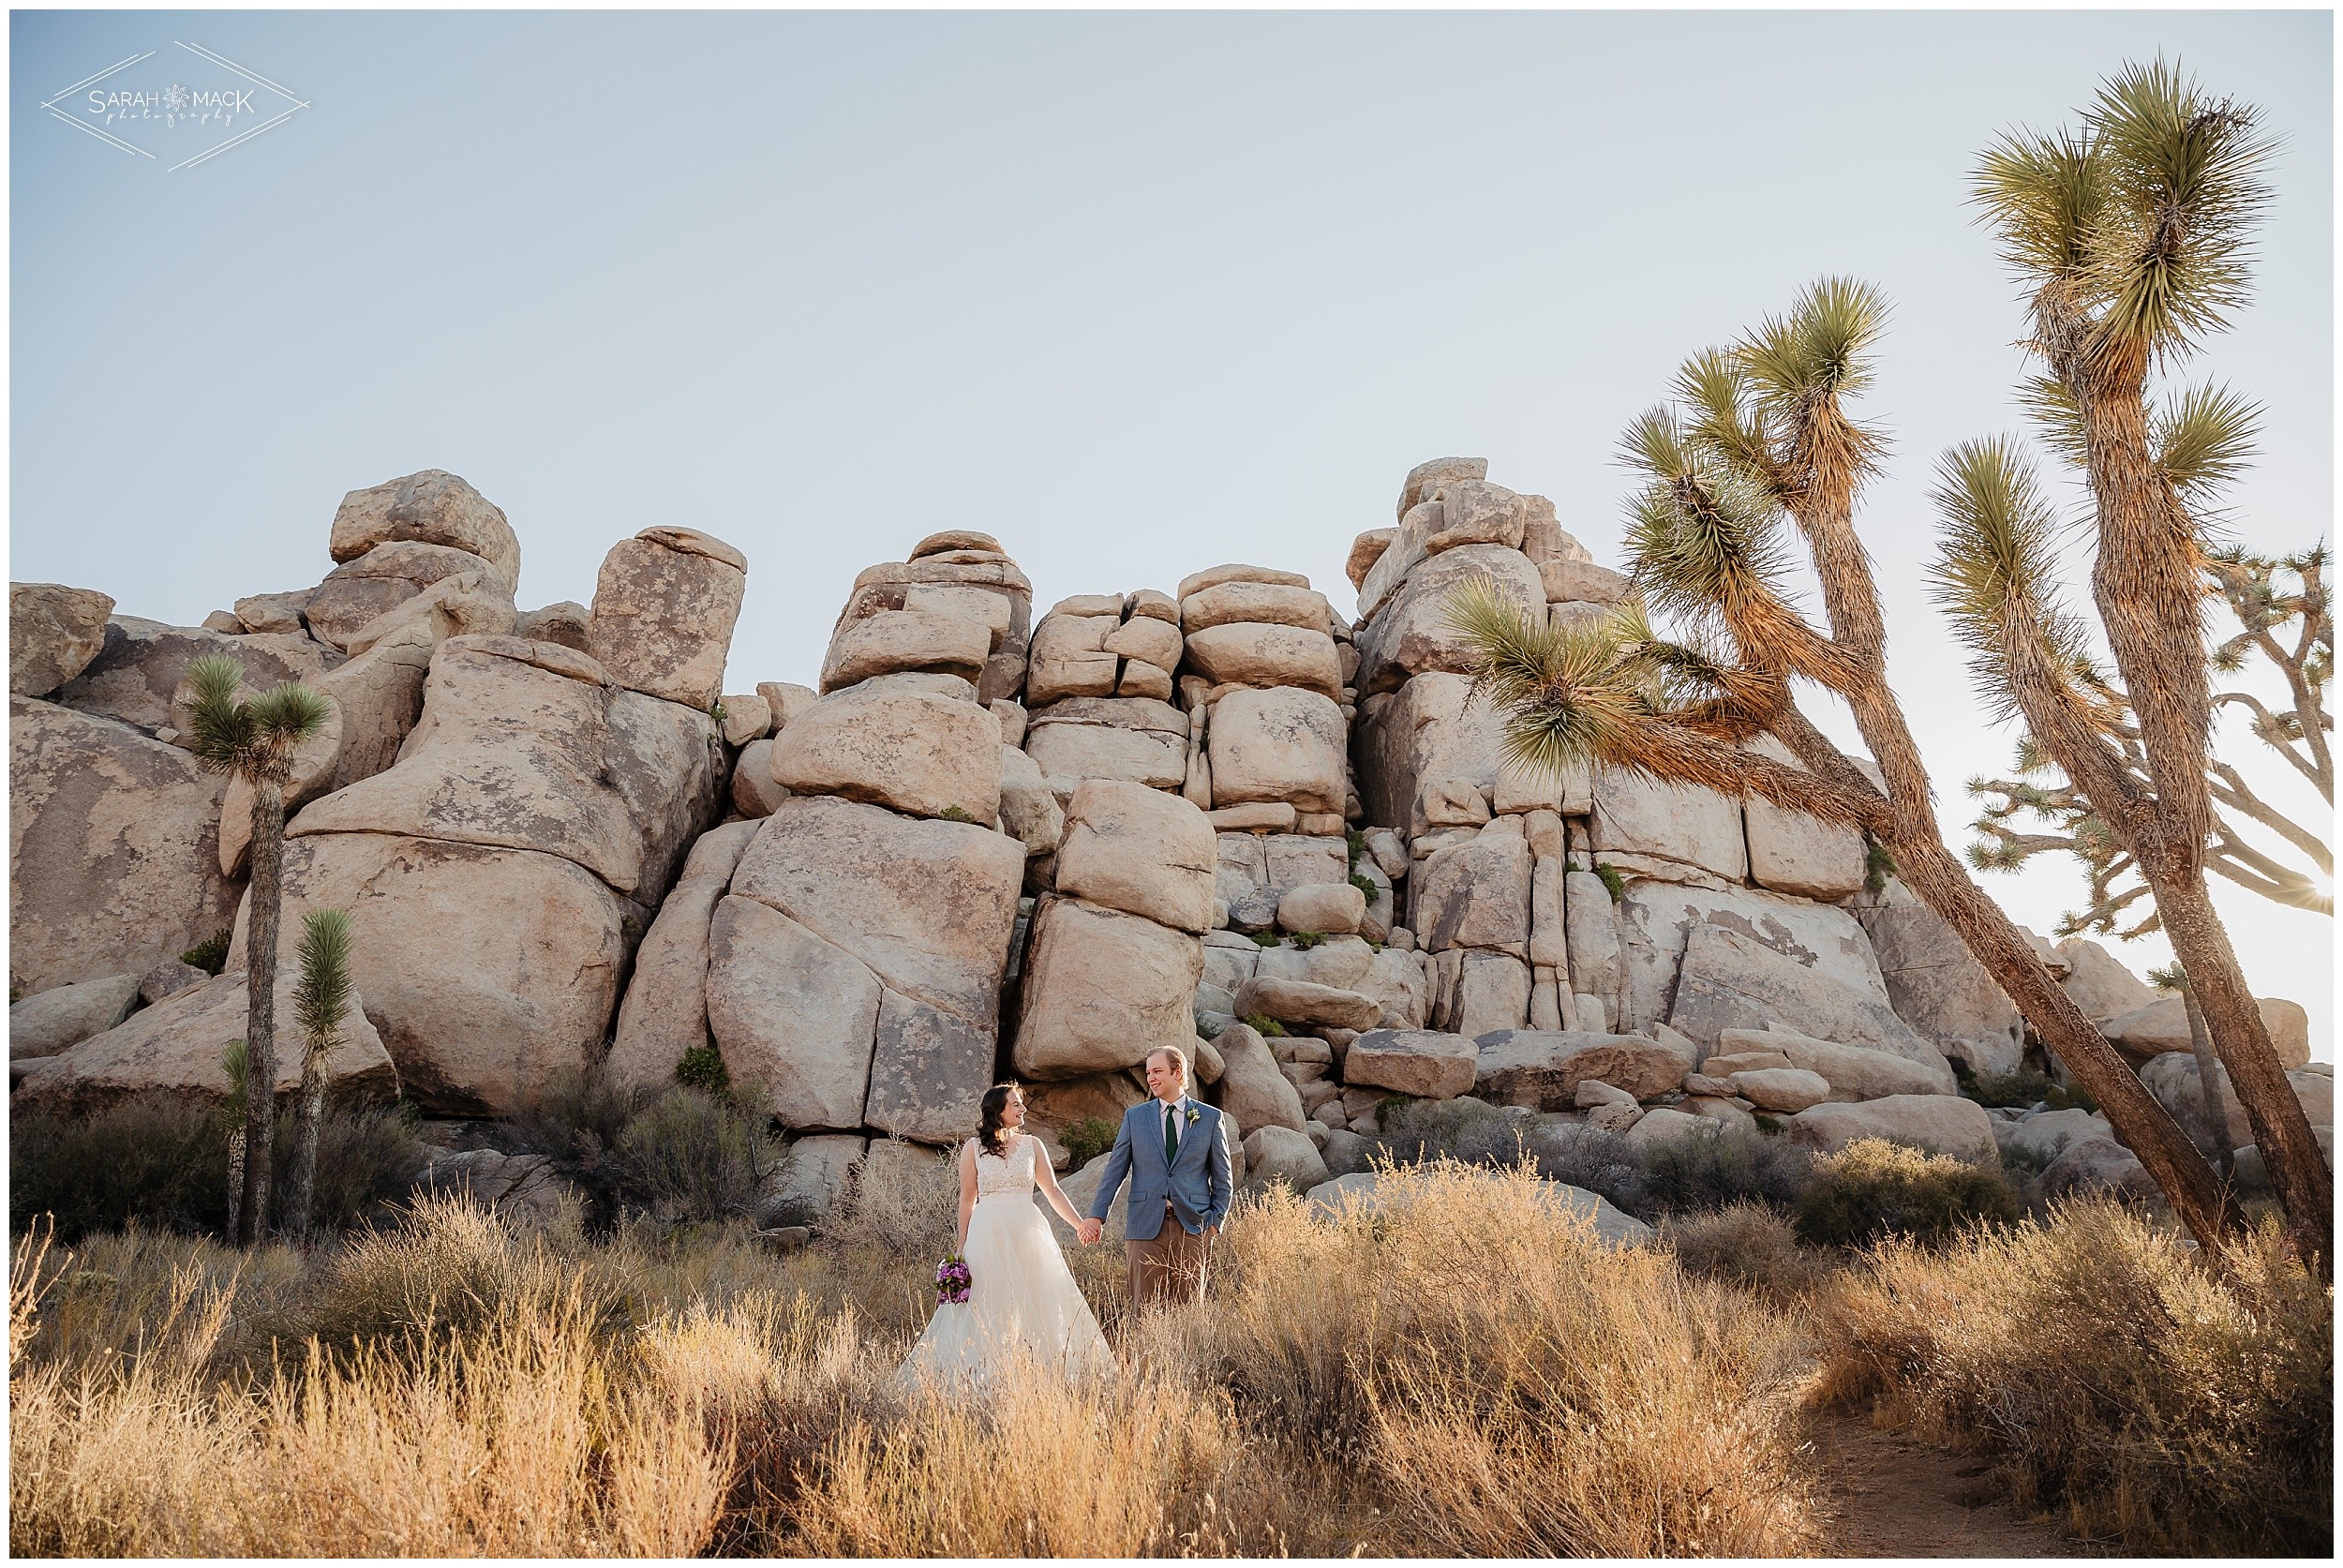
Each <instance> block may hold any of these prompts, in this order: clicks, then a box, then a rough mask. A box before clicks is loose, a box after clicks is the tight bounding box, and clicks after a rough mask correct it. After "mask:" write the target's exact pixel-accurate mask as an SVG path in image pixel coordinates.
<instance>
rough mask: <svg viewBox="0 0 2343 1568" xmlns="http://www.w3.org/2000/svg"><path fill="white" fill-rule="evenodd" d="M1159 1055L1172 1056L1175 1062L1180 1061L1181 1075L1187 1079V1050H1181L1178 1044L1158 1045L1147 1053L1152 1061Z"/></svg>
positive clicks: (1148, 1058)
mask: <svg viewBox="0 0 2343 1568" xmlns="http://www.w3.org/2000/svg"><path fill="white" fill-rule="evenodd" d="M1158 1056H1169V1057H1171V1060H1173V1061H1174V1062H1176V1063H1178V1064H1179V1068H1180V1077H1181V1078H1183V1079H1186V1077H1187V1075H1188V1072H1187V1053H1186V1052H1185V1051H1182V1050H1181V1049H1180V1048H1179V1047H1178V1046H1176V1045H1159V1046H1157V1047H1156V1048H1155V1049H1154V1050H1153V1051H1150V1052H1149V1053H1147V1060H1149V1061H1151V1062H1152V1061H1154V1060H1155V1059H1156V1058H1157V1057H1158Z"/></svg>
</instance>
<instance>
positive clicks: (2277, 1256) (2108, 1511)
mask: <svg viewBox="0 0 2343 1568" xmlns="http://www.w3.org/2000/svg"><path fill="white" fill-rule="evenodd" d="M2224 1263H2225V1270H2226V1276H2224V1273H2222V1272H2216V1270H2214V1269H2210V1268H2207V1267H2206V1266H2204V1264H2203V1262H2201V1259H2200V1257H2199V1256H2198V1255H2197V1254H2195V1253H2194V1252H2192V1251H2189V1250H2187V1249H2186V1246H2185V1244H2184V1243H2183V1242H2181V1241H2180V1240H2179V1238H2178V1237H2177V1236H2175V1235H2174V1234H2173V1233H2172V1232H2171V1231H2169V1230H2166V1229H2163V1228H2160V1227H2158V1226H2157V1225H2156V1224H2155V1223H2153V1222H2152V1221H2150V1220H2148V1219H2146V1218H2143V1217H2141V1216H2139V1215H2136V1214H2134V1213H2131V1212H2129V1211H2128V1210H2127V1209H2126V1208H2125V1207H2124V1206H2123V1205H2121V1204H2120V1203H2117V1202H2112V1201H2108V1200H2104V1199H2099V1200H2090V1201H2084V1202H2075V1203H2071V1204H2061V1205H2058V1206H2056V1207H2054V1208H2053V1209H2052V1212H2051V1213H2050V1215H2049V1216H2048V1217H2046V1218H2044V1219H2042V1220H2039V1221H2032V1220H2029V1221H2026V1222H2023V1223H2021V1224H2018V1225H2015V1226H2011V1227H2007V1228H1994V1229H1988V1230H1978V1231H1972V1232H1966V1233H1965V1234H1963V1235H1962V1236H1961V1237H1960V1238H1959V1239H1958V1240H1956V1241H1955V1242H1953V1243H1952V1244H1951V1245H1950V1246H1948V1247H1944V1248H1942V1249H1933V1248H1929V1247H1923V1246H1921V1245H1919V1244H1918V1243H1915V1242H1911V1241H1905V1240H1890V1241H1888V1242H1885V1243H1882V1244H1881V1245H1880V1246H1879V1247H1877V1248H1876V1249H1875V1250H1874V1251H1873V1253H1872V1254H1871V1255H1870V1256H1869V1257H1868V1258H1867V1259H1866V1260H1864V1262H1862V1263H1861V1264H1859V1265H1858V1269H1857V1270H1856V1271H1855V1272H1854V1273H1853V1274H1851V1275H1850V1276H1848V1277H1845V1278H1844V1279H1843V1281H1842V1282H1841V1283H1840V1285H1839V1286H1838V1287H1837V1288H1836V1289H1834V1290H1833V1291H1832V1292H1828V1294H1827V1295H1826V1296H1825V1297H1824V1298H1823V1301H1824V1305H1825V1310H1824V1312H1823V1313H1822V1315H1821V1317H1820V1320H1819V1325H1818V1327H1819V1331H1820V1333H1821V1334H1822V1336H1823V1337H1824V1339H1825V1340H1826V1342H1827V1345H1828V1356H1829V1360H1828V1365H1827V1367H1826V1372H1825V1381H1824V1384H1823V1393H1824V1394H1825V1395H1826V1396H1828V1397H1832V1398H1835V1399H1838V1400H1842V1401H1860V1400H1870V1401H1873V1402H1875V1403H1877V1404H1878V1405H1880V1406H1881V1407H1883V1408H1884V1409H1885V1410H1886V1411H1888V1413H1890V1414H1893V1415H1898V1416H1901V1417H1903V1418H1904V1419H1907V1420H1908V1421H1909V1422H1910V1423H1911V1424H1912V1427H1913V1429H1914V1430H1915V1432H1916V1433H1917V1434H1918V1435H1919V1436H1920V1437H1922V1438H1925V1439H1927V1440H1929V1441H1936V1442H1944V1443H1950V1444H1955V1445H1958V1446H1961V1447H1963V1448H1969V1449H1973V1450H1982V1451H1983V1452H1984V1453H1986V1454H1987V1455H1989V1456H1992V1458H1993V1459H1994V1460H1995V1461H1996V1464H1995V1468H1994V1471H1993V1472H1992V1473H1993V1475H1994V1476H1995V1478H1996V1480H1997V1481H1998V1482H1999V1484H2000V1485H2001V1486H2003V1487H2004V1488H2006V1489H2007V1491H2008V1492H2009V1493H2010V1495H2011V1497H2012V1498H2013V1500H2014V1501H2016V1502H2017V1503H2018V1505H2019V1506H2020V1507H2022V1508H2024V1509H2026V1510H2028V1511H2029V1512H2033V1511H2040V1510H2044V1509H2060V1510H2063V1511H2064V1512H2065V1513H2066V1515H2067V1519H2068V1522H2069V1525H2070V1527H2071V1528H2072V1529H2073V1530H2074V1531H2076V1532H2077V1533H2079V1534H2083V1535H2088V1536H2099V1537H2105V1536H2109V1535H2115V1536H2119V1537H2120V1538H2121V1541H2122V1544H2123V1546H2124V1549H2125V1550H2126V1551H2127V1553H2135V1554H2142V1555H2148V1554H2153V1555H2167V1554H2170V1555H2204V1556H2240V1557H2251V1556H2271V1557H2308V1558H2318V1559H2324V1558H2328V1557H2331V1556H2332V1555H2333V1553H2334V1545H2335V1537H2334V1516H2333V1507H2334V1487H2335V1448H2334V1422H2335V1405H2334V1373H2335V1310H2334V1298H2333V1294H2332V1292H2330V1291H2329V1290H2328V1289H2327V1287H2326V1286H2324V1285H2323V1284H2321V1282H2320V1281H2319V1280H2318V1279H2317V1278H2315V1277H2312V1276H2311V1275H2310V1274H2309V1273H2308V1272H2307V1271H2306V1269H2305V1268H2304V1267H2303V1266H2302V1264H2301V1263H2300V1262H2297V1261H2295V1260H2294V1259H2293V1258H2291V1256H2290V1255H2289V1253H2288V1250H2287V1248H2286V1247H2285V1245H2284V1242H2283V1240H2282V1239H2281V1236H2280V1232H2279V1231H2278V1228H2277V1227H2276V1225H2275V1224H2267V1225H2264V1226H2263V1227H2262V1228H2261V1230H2260V1231H2259V1232H2256V1233H2254V1234H2252V1235H2251V1236H2250V1237H2248V1238H2246V1239H2244V1240H2241V1241H2240V1242H2239V1243H2238V1244H2237V1245H2236V1246H2235V1247H2233V1248H2232V1249H2231V1252H2230V1254H2229V1256H2228V1257H2227V1258H2226V1259H2225V1260H2224Z"/></svg>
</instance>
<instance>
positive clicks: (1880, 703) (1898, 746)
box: [1801, 575, 2237, 1256]
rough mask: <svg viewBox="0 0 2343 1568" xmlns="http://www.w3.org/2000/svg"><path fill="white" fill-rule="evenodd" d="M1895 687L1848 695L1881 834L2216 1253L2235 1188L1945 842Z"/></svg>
mask: <svg viewBox="0 0 2343 1568" xmlns="http://www.w3.org/2000/svg"><path fill="white" fill-rule="evenodd" d="M1827 580H1828V579H1827V578H1826V581H1827ZM1866 580H1867V581H1868V575H1867V577H1866ZM1826 596H1828V595H1827V592H1826ZM1886 688H1887V683H1886V680H1885V679H1884V678H1882V677H1880V676H1878V675H1877V674H1876V673H1874V669H1873V668H1867V669H1866V671H1865V678H1864V679H1862V680H1861V681H1860V682H1859V683H1858V685H1857V686H1856V687H1855V689H1854V690H1851V691H1849V692H1847V693H1846V695H1847V696H1848V699H1849V706H1850V707H1851V708H1852V709H1854V712H1855V722H1856V726H1857V728H1858V729H1859V730H1860V731H1861V732H1862V736H1863V741H1864V744H1865V745H1867V746H1868V747H1870V748H1871V754H1872V756H1873V759H1874V760H1875V761H1877V762H1878V764H1879V768H1880V771H1881V773H1882V774H1883V775H1884V776H1885V777H1886V778H1887V780H1888V826H1887V829H1886V831H1884V832H1879V833H1877V834H1876V836H1877V837H1878V838H1879V839H1880V840H1881V842H1882V843H1883V844H1885V845H1886V847H1887V850H1888V854H1889V855H1890V856H1892V857H1894V859H1895V862H1896V873H1897V874H1898V875H1899V876H1900V877H1901V878H1902V879H1903V884H1904V886H1905V887H1907V888H1909V889H1912V891H1913V892H1914V893H1916V894H1918V896H1919V898H1920V900H1921V902H1923V903H1926V904H1927V905H1928V906H1929V907H1930V908H1931V909H1933V910H1934V911H1935V912H1936V915H1937V918H1940V919H1942V920H1943V921H1944V922H1945V924H1947V925H1948V926H1950V927H1951V928H1952V931H1953V933H1954V934H1955V935H1957V936H1958V937H1960V938H1961V942H1962V946H1964V947H1966V948H1968V949H1969V952H1970V954H1971V955H1972V956H1974V957H1975V958H1976V959H1977V963H1980V964H1981V965H1983V966H1984V969H1985V972H1986V974H1988V975H1989V976H1991V977H1992V981H1993V983H1994V984H1995V985H1997V986H1999V987H2000V988H2001V990H2002V992H2003V993H2004V994H2005V995H2007V997H2008V998H2009V1000H2010V1001H2011V1002H2012V1003H2013V1004H2015V1005H2016V1007H2017V1008H2018V1011H2019V1012H2020V1013H2021V1014H2022V1016H2023V1017H2024V1019H2025V1021H2026V1023H2029V1024H2031V1025H2033V1027H2034V1031H2035V1033H2036V1034H2037V1035H2039V1036H2040V1037H2041V1038H2042V1043H2043V1045H2044V1046H2045V1047H2047V1048H2048V1049H2049V1050H2050V1052H2051V1053H2052V1055H2054V1056H2056V1057H2057V1058H2058V1059H2059V1061H2061V1062H2063V1063H2065V1064H2066V1067H2067V1071H2069V1072H2071V1073H2072V1074H2074V1077H2075V1081H2076V1082H2077V1083H2081V1084H2082V1087H2083V1088H2084V1090H2085V1091H2087V1092H2088V1093H2089V1094H2090V1096H2091V1098H2093V1099H2096V1100H2097V1101H2098V1103H2099V1106H2100V1108H2101V1109H2102V1110H2104V1111H2105V1112H2106V1113H2107V1119H2108V1121H2109V1122H2110V1123H2112V1125H2113V1126H2114V1127H2115V1129H2116V1130H2117V1131H2118V1132H2120V1133H2121V1134H2122V1135H2123V1138H2124V1142H2126V1143H2127V1144H2128V1145H2129V1146H2130V1149H2131V1152H2132V1153H2133V1154H2134V1155H2135V1156H2137V1157H2139V1160H2140V1163H2141V1164H2142V1166H2144V1167H2146V1169H2147V1172H2148V1174H2149V1176H2150V1177H2152V1178H2153V1179H2154V1180H2155V1182H2156V1187H2158V1188H2159V1189H2160V1190H2161V1191H2162V1192H2163V1193H2164V1196H2165V1198H2166V1200H2167V1201H2168V1202H2170V1203H2171V1205H2172V1212H2173V1213H2174V1215H2175V1216H2176V1217H2178V1218H2179V1219H2180V1221H2181V1223H2183V1224H2184V1225H2186V1226H2187V1227H2188V1232H2189V1234H2190V1235H2192V1236H2194V1237H2196V1239H2197V1243H2198V1245H2199V1246H2200V1247H2203V1248H2204V1249H2205V1251H2206V1254H2207V1255H2208V1256H2211V1255H2212V1253H2213V1252H2214V1250H2215V1249H2216V1247H2218V1246H2219V1244H2220V1242H2221V1239H2222V1237H2223V1234H2224V1232H2227V1231H2229V1230H2230V1229H2231V1227H2232V1226H2234V1225H2235V1223H2236V1221H2237V1213H2236V1210H2235V1208H2234V1206H2233V1205H2232V1204H2231V1202H2230V1198H2229V1193H2228V1192H2227V1190H2226V1189H2225V1188H2224V1187H2222V1185H2221V1184H2220V1183H2219V1182H2218V1181H2216V1179H2215V1178H2214V1174H2213V1172H2212V1170H2211V1169H2210V1168H2209V1167H2207V1166H2206V1164H2205V1162H2204V1157H2202V1156H2201V1155H2200V1154H2199V1153H2198V1152H2197V1147H2196V1145H2195V1143H2194V1142H2191V1141H2190V1139H2189V1137H2188V1135H2187V1133H2186V1132H2185V1131H2183V1130H2182V1128H2181V1127H2180V1124H2179V1123H2177V1122H2175V1121H2174V1120H2173V1119H2172V1117H2171V1113H2168V1112H2167V1111H2166V1110H2165V1109H2164V1107H2163V1106H2162V1105H2161V1104H2159V1103H2158V1102H2157V1100H2156V1097H2155V1096H2154V1095H2151V1094H2150V1093H2148V1089H2147V1085H2146V1084H2144V1083H2141V1082H2140V1075H2139V1074H2138V1073H2136V1072H2134V1071H2132V1070H2131V1064H2130V1063H2128V1062H2127V1061H2125V1060H2124V1058H2123V1055H2122V1053H2119V1052H2118V1051H2117V1050H2116V1049H2115V1048H2114V1047H2113V1046H2112V1045H2110V1044H2108V1042H2107V1040H2106V1038H2105V1037H2104V1036H2102V1035H2101V1034H2100V1033H2099V1031H2098V1027H2097V1025H2096V1024H2094V1023H2092V1022H2091V1021H2090V1020H2089V1019H2088V1018H2085V1017H2084V1016H2083V1014H2082V1008H2079V1007H2077V1006H2075V1002H2074V998H2072V997H2071V996H2068V995H2067V992H2066V989H2065V988H2064V987H2062V986H2061V985H2059V983H2058V982H2057V981H2056V980H2054V979H2052V978H2051V974H2050V971H2049V970H2048V969H2045V968H2044V967H2043V966H2042V960H2041V957H2040V955H2038V954H2037V953H2036V952H2035V950H2034V945H2033V944H2032V943H2031V942H2028V941H2027V940H2026V938H2025V934H2024V933H2022V932H2021V931H2019V930H2018V928H2017V925H2016V924H2015V922H2013V921H2012V920H2011V919H2010V918H2009V917H2008V915H2007V914H2006V913H2005V912H2004V911H2003V909H2002V907H2001V905H1999V904H1998V903H1994V902H1993V901H1992V899H1990V898H1988V897H1987V896H1986V895H1985V891H1984V889H1981V888H1979V887H1978V886H1977V883H1976V882H1975V881H1974V880H1973V879H1972V878H1971V877H1970V876H1969V874H1968V872H1967V871H1966V870H1965V869H1964V868H1963V867H1962V864H1961V862H1960V861H1959V860H1957V859H1954V858H1953V856H1952V852H1951V851H1950V850H1948V849H1947V848H1946V847H1945V841H1944V836H1943V834H1942V833H1941V832H1940V831H1939V830H1938V828H1937V824H1936V814H1935V811H1934V810H1933V808H1932V807H1931V806H1930V805H1929V803H1928V775H1927V772H1926V770H1925V769H1923V768H1922V767H1921V765H1920V755H1919V747H1918V745H1917V744H1915V743H1914V741H1913V739H1912V732H1911V730H1910V728H1909V727H1908V726H1907V725H1906V724H1905V723H1904V721H1903V709H1902V708H1901V707H1899V706H1898V705H1897V704H1896V702H1895V698H1894V694H1892V693H1891V692H1888V690H1887V689H1886ZM1816 739H1820V738H1819V737H1818V736H1817V737H1816ZM1823 743H1824V744H1825V745H1828V742H1827V741H1825V742H1823ZM1801 760H1804V759H1803V758H1802V759H1801ZM1811 765H1812V764H1811V763H1810V766H1811Z"/></svg>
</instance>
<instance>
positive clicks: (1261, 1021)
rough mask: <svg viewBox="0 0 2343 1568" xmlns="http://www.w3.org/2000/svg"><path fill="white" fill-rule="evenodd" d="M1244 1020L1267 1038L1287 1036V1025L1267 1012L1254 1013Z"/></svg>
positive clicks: (1278, 1038)
mask: <svg viewBox="0 0 2343 1568" xmlns="http://www.w3.org/2000/svg"><path fill="white" fill-rule="evenodd" d="M1243 1022H1244V1023H1245V1025H1246V1027H1247V1028H1249V1029H1251V1030H1252V1031H1253V1033H1255V1034H1257V1035H1259V1036H1260V1037H1261V1038H1263V1039H1265V1040H1281V1039H1283V1038H1286V1026H1285V1025H1284V1024H1282V1023H1278V1022H1277V1021H1276V1019H1274V1018H1271V1017H1268V1016H1267V1015H1266V1014H1262V1013H1254V1014H1251V1015H1250V1016H1248V1017H1246V1019H1245V1020H1244V1021H1243Z"/></svg>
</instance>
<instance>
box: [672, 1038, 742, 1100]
mask: <svg viewBox="0 0 2343 1568" xmlns="http://www.w3.org/2000/svg"><path fill="white" fill-rule="evenodd" d="M675 1081H676V1082H677V1083H680V1084H682V1085H683V1086H684V1087H685V1088H687V1089H698V1090H701V1091H703V1092H705V1093H707V1094H711V1095H714V1094H722V1093H724V1091H725V1090H727V1089H729V1088H731V1087H732V1074H731V1073H730V1072H729V1071H727V1070H726V1069H725V1068H724V1053H723V1052H721V1051H719V1050H717V1049H716V1048H715V1047H714V1046H712V1045H695V1046H693V1047H692V1048H691V1049H690V1050H688V1051H686V1052H685V1053H683V1054H682V1055H681V1056H679V1057H677V1058H676V1064H675Z"/></svg>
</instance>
